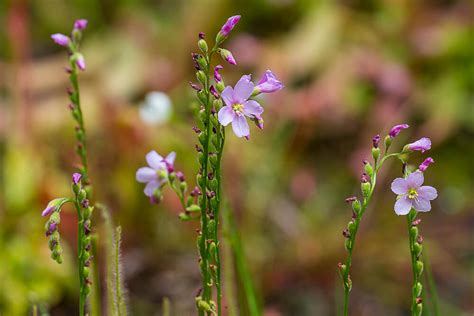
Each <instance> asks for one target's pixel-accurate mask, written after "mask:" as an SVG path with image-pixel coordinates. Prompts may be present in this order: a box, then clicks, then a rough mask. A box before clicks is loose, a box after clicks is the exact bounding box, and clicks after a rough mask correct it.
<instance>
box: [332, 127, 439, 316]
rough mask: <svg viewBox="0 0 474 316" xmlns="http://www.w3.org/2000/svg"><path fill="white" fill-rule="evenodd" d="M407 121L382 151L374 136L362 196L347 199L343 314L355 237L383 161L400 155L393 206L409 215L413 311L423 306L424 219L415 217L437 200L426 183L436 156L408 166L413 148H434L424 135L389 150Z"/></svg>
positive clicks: (342, 265)
mask: <svg viewBox="0 0 474 316" xmlns="http://www.w3.org/2000/svg"><path fill="white" fill-rule="evenodd" d="M408 127H409V126H408V124H399V125H396V126H394V127H393V128H392V129H391V130H390V132H389V134H388V135H387V136H386V137H385V138H384V148H383V151H381V149H380V146H379V145H380V140H381V138H380V135H376V136H374V137H373V139H372V145H373V147H372V163H371V162H369V161H367V160H364V161H363V163H364V172H363V173H362V176H361V196H362V197H361V199H358V198H357V197H355V196H351V197H348V198H347V199H346V202H348V203H350V204H351V205H352V219H351V220H350V221H349V223H348V224H347V228H346V229H344V230H343V232H342V234H343V236H344V237H345V238H346V241H345V248H346V250H347V259H346V261H345V263H339V265H338V267H339V272H340V275H341V278H342V281H343V286H344V315H345V316H346V315H349V294H350V292H351V289H352V286H353V285H352V278H351V274H350V271H351V267H352V254H353V251H354V246H355V240H356V235H357V231H358V230H359V225H360V222H361V220H362V216H363V215H364V213H365V211H366V210H367V208H368V207H369V203H370V201H371V198H372V195H373V193H374V190H375V185H376V183H377V174H378V172H379V171H380V169H381V168H382V166H383V165H384V163H385V162H386V161H387V160H388V159H391V158H398V160H399V161H400V162H401V163H402V169H403V177H402V178H397V179H395V180H394V181H393V183H392V186H391V189H392V191H393V192H394V193H395V194H397V200H396V202H395V205H394V210H395V213H396V214H397V215H406V216H407V226H408V240H409V245H410V256H411V263H412V270H413V286H412V291H411V292H412V300H411V307H410V309H411V314H412V315H413V316H420V315H421V313H422V310H423V299H422V297H421V295H422V290H423V285H422V282H421V273H422V272H423V261H422V260H421V253H422V248H423V247H422V242H423V238H422V237H421V235H420V234H419V232H418V225H419V224H420V222H421V219H416V217H417V214H418V212H429V211H430V210H431V203H430V201H431V200H434V199H435V198H436V197H437V196H438V193H437V191H436V189H435V188H433V187H431V186H423V182H424V176H423V173H424V172H425V171H426V170H427V169H428V166H429V165H430V164H432V163H434V160H433V158H431V157H428V158H426V159H425V160H424V161H423V162H422V163H421V164H420V166H419V167H418V169H417V170H413V171H410V170H409V169H408V168H407V163H408V158H409V154H410V153H411V152H414V151H420V152H421V153H424V152H425V151H427V150H429V149H431V140H430V139H429V138H426V137H423V138H421V139H419V140H417V141H415V142H413V143H410V144H407V145H405V146H404V147H403V149H402V150H401V151H400V152H394V153H390V152H389V150H390V148H391V145H392V141H393V139H394V138H395V137H396V136H397V135H398V134H399V133H400V132H401V131H402V130H404V129H406V128H408Z"/></svg>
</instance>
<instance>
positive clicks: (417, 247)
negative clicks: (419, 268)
mask: <svg viewBox="0 0 474 316" xmlns="http://www.w3.org/2000/svg"><path fill="white" fill-rule="evenodd" d="M422 250H423V246H422V245H420V244H419V243H418V242H415V244H414V245H413V252H414V253H415V256H416V258H419V257H420V255H421V251H422Z"/></svg>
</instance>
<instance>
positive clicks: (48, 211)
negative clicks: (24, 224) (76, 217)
mask: <svg viewBox="0 0 474 316" xmlns="http://www.w3.org/2000/svg"><path fill="white" fill-rule="evenodd" d="M55 210H56V207H55V206H54V205H50V204H48V206H46V208H45V209H44V211H43V213H41V216H43V217H45V216H49V215H51V214H52V213H53V212H54V211H55Z"/></svg>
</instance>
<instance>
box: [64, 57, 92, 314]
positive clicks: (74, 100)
mask: <svg viewBox="0 0 474 316" xmlns="http://www.w3.org/2000/svg"><path fill="white" fill-rule="evenodd" d="M70 67H71V70H70V76H69V80H70V82H71V85H72V91H70V92H69V94H70V95H69V99H70V100H71V104H72V109H71V110H72V115H73V117H74V119H75V121H76V122H77V127H76V139H77V141H78V145H77V154H78V155H79V157H80V159H81V164H82V167H81V170H80V171H81V174H82V183H84V189H85V190H84V191H85V193H86V196H85V197H83V199H84V198H85V199H89V195H90V186H89V175H88V164H87V147H86V134H85V133H86V131H85V127H84V119H83V115H82V109H81V102H80V92H79V83H78V80H77V73H78V69H77V66H76V63H75V61H74V60H72V59H70ZM75 207H76V211H77V217H78V227H77V228H78V232H77V244H78V250H77V251H78V269H79V315H80V316H83V315H84V314H85V306H86V301H87V295H88V293H89V284H87V280H86V279H87V276H85V275H84V267H85V261H86V260H87V259H86V255H85V252H86V251H89V250H86V249H85V247H86V246H89V247H90V245H85V244H84V237H85V233H84V232H85V229H86V227H84V224H85V218H84V215H83V211H82V205H81V200H79V197H78V196H77V194H76V200H75ZM88 219H89V218H88ZM96 273H98V271H96Z"/></svg>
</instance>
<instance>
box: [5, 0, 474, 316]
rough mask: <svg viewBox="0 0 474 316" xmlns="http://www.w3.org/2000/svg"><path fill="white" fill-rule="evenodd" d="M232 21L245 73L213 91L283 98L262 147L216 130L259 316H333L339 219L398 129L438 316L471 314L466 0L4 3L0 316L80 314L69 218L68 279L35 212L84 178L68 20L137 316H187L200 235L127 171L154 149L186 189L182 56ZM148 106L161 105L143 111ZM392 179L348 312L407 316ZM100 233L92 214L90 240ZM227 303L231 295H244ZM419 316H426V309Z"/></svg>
mask: <svg viewBox="0 0 474 316" xmlns="http://www.w3.org/2000/svg"><path fill="white" fill-rule="evenodd" d="M234 14H241V15H242V19H241V21H240V23H239V24H238V25H237V27H236V29H235V30H234V31H233V32H232V35H231V37H230V39H229V41H228V42H226V44H225V46H226V47H227V48H229V49H230V50H231V51H232V52H233V54H234V56H235V58H236V59H237V62H238V66H237V67H232V66H227V65H226V66H225V69H224V71H223V73H224V75H225V78H226V83H227V84H232V85H233V84H234V83H235V82H236V81H237V79H238V78H239V77H240V76H241V75H243V74H247V73H252V74H253V76H254V79H257V78H259V77H260V75H261V74H262V73H263V72H264V71H265V70H266V69H267V68H269V69H272V70H273V71H274V72H275V73H276V74H277V76H278V77H279V78H280V79H281V80H282V81H283V82H284V83H285V85H286V88H285V89H284V90H283V91H280V92H278V93H275V94H272V95H266V96H264V98H262V100H261V102H262V104H263V105H264V106H265V116H264V119H265V130H263V131H259V130H257V129H256V128H252V130H251V140H250V141H245V140H242V139H237V138H236V137H234V135H233V134H231V133H229V137H228V143H227V146H226V152H225V155H224V177H225V180H224V182H225V192H226V194H227V196H228V200H229V201H228V203H229V206H230V208H231V209H232V212H233V214H234V215H235V218H236V222H237V225H238V229H239V233H240V235H241V238H242V245H243V248H244V250H245V253H246V256H247V263H248V265H249V268H250V270H251V273H252V275H253V277H254V282H255V285H256V288H257V293H258V297H259V299H260V300H261V302H262V306H263V310H264V314H265V315H268V316H270V315H271V316H277V315H336V314H337V313H338V312H339V311H340V310H339V308H338V307H337V306H338V305H340V303H341V298H342V284H341V282H340V279H339V276H338V274H337V263H338V262H339V261H342V260H344V258H345V255H346V254H345V251H344V246H343V244H344V238H343V236H342V234H341V232H342V229H343V228H344V227H345V225H346V224H347V221H348V220H349V219H350V216H351V211H350V208H349V207H348V206H347V205H346V204H345V202H344V199H345V198H346V197H347V196H349V195H353V194H355V193H357V192H358V182H359V176H360V172H361V171H362V169H363V168H362V162H361V161H362V159H364V158H368V157H369V153H370V147H371V138H372V136H373V135H375V134H377V133H383V135H385V134H386V133H387V132H388V130H389V128H390V127H391V126H393V125H395V124H398V123H402V122H406V123H409V124H410V125H411V128H410V129H409V130H406V131H403V132H402V134H401V135H400V136H399V137H397V139H396V142H395V143H394V145H393V147H394V148H401V147H402V146H403V145H404V144H406V143H407V142H409V141H413V140H416V139H418V138H420V137H422V136H428V137H430V138H431V139H432V141H433V148H432V150H431V151H430V152H429V155H430V156H432V157H433V158H434V159H435V160H436V164H435V165H434V166H432V167H430V169H429V170H428V171H427V174H426V183H429V184H430V185H433V186H435V187H436V188H437V189H438V192H439V197H438V199H436V200H435V201H434V203H433V209H432V211H431V212H430V213H426V214H421V218H422V219H423V222H422V224H421V227H420V229H421V233H422V234H423V236H424V240H425V242H424V245H425V251H426V253H425V254H426V255H427V256H428V258H429V261H430V265H431V269H432V275H433V278H434V280H435V282H436V284H437V292H438V295H439V308H440V315H472V314H473V313H474V301H473V299H472V298H473V297H474V296H473V295H474V275H473V268H474V249H473V244H474V243H473V242H474V236H473V227H474V213H473V208H474V203H473V193H474V192H473V186H472V179H473V176H474V164H473V160H472V158H473V154H474V152H473V151H474V146H473V143H472V139H473V136H474V113H473V105H474V95H473V94H474V62H473V60H474V58H473V57H474V37H473V34H474V33H473V18H474V8H473V4H472V2H470V1H468V0H466V1H447V0H444V1H442V0H438V1H428V0H425V1H409V0H399V1H395V0H391V1H375V0H372V1H371V0H367V1H363V0H352V1H351V0H340V1H310V0H245V1H244V0H240V1H230V0H229V1H210V0H189V1H185V0H181V1H173V0H167V1H165V0H163V1H158V0H155V1H152V0H149V1H145V0H135V1H132V0H115V1H112V0H101V1H95V0H70V1H60V0H38V1H33V0H30V1H27V0H10V1H8V0H3V1H0V21H1V30H0V163H1V169H0V315H5V316H7V315H8V316H9V315H26V314H28V313H30V312H31V306H32V305H33V304H39V306H41V307H42V308H44V309H48V310H49V311H50V312H51V314H52V315H70V314H71V313H72V314H75V313H76V306H77V295H76V292H77V290H76V287H77V285H76V283H77V281H76V274H75V272H76V270H75V260H74V252H75V236H76V227H75V214H74V212H73V210H72V209H66V210H65V211H64V212H63V213H62V215H63V216H62V222H61V234H62V237H63V246H64V248H65V257H64V263H63V264H62V265H57V264H56V263H55V262H53V261H52V260H51V259H50V258H49V250H48V246H47V239H46V238H45V237H44V232H43V225H44V222H45V219H44V218H42V217H41V216H40V214H41V211H42V209H43V208H44V207H45V205H46V204H47V203H48V201H49V200H51V199H52V198H55V197H58V196H67V195H69V194H70V175H71V173H72V172H73V170H74V165H75V164H77V163H78V159H77V157H76V156H75V154H74V143H75V141H74V133H73V128H74V125H73V121H72V119H71V117H70V113H69V110H68V109H67V104H68V102H67V95H66V93H65V89H66V88H67V86H68V81H67V76H66V74H65V73H64V71H63V67H64V66H65V65H66V63H67V60H66V55H65V52H64V50H63V49H62V48H61V47H58V46H56V45H55V44H54V43H53V42H52V40H51V39H50V34H52V33H56V32H61V33H66V34H67V33H69V32H70V30H71V28H72V23H73V21H74V20H75V19H77V18H87V19H88V20H89V26H88V28H87V30H86V31H85V36H84V44H83V48H82V52H83V54H84V56H85V58H86V62H87V67H88V68H87V71H86V72H84V73H83V74H81V76H80V84H81V90H82V100H83V110H84V115H85V120H86V129H87V132H88V142H89V159H90V164H91V178H92V182H93V184H94V187H95V196H96V200H97V201H101V202H103V203H105V204H107V205H109V207H110V209H111V210H112V212H113V217H114V219H115V221H116V222H117V223H120V224H121V225H122V227H123V236H124V243H123V260H124V273H125V280H126V285H127V288H128V292H129V293H128V296H129V305H130V311H131V312H132V313H133V314H134V315H158V314H159V310H160V308H161V304H162V300H163V298H164V297H168V298H169V299H170V300H171V303H172V308H173V312H172V315H192V314H194V306H193V305H194V296H195V294H196V292H197V290H198V288H199V285H200V275H199V272H198V269H197V264H196V260H197V250H196V247H195V228H196V225H195V224H194V223H182V222H180V221H179V220H178V219H177V214H178V213H179V212H180V206H179V202H178V201H177V199H176V198H175V197H174V195H173V194H171V192H169V193H168V194H166V196H165V200H164V201H163V203H162V204H160V205H159V206H155V205H150V204H149V203H148V200H147V198H146V197H145V196H144V195H143V193H142V190H143V186H142V185H141V184H138V183H136V182H135V171H136V169H137V168H138V167H140V166H142V165H144V164H145V159H144V156H145V154H146V153H147V152H148V151H149V150H151V149H155V150H157V151H158V152H159V153H161V154H166V153H167V152H169V151H172V150H174V151H176V152H177V154H178V158H177V163H176V166H177V168H178V169H180V170H183V171H184V172H185V173H186V175H187V176H188V181H189V182H190V185H192V184H193V183H194V180H193V175H194V174H195V172H196V170H197V161H196V154H195V151H194V144H195V143H196V137H195V135H194V133H193V132H192V130H191V127H192V124H193V114H192V109H191V106H190V105H191V103H192V100H193V97H194V93H193V91H192V90H191V89H190V88H189V85H188V82H189V81H191V80H194V69H193V64H192V60H191V58H190V53H191V52H192V51H196V40H197V33H198V32H200V31H203V32H205V33H206V34H208V37H207V38H208V39H209V41H212V38H213V37H214V34H215V33H216V32H217V31H218V30H219V28H220V26H221V25H222V24H223V22H224V21H225V20H226V19H227V17H228V16H231V15H234ZM152 91H159V92H162V93H164V94H165V96H164V97H163V95H160V96H161V97H160V98H155V99H153V98H150V97H149V93H150V92H152ZM147 96H148V98H147ZM168 97H169V98H170V99H167V98H168ZM169 101H170V103H168V102H169ZM157 109H158V110H157ZM167 114H169V115H167ZM411 158H412V159H411V161H412V162H413V163H414V164H418V163H420V162H421V161H422V159H423V157H422V156H420V155H419V154H414V155H412V157H411ZM399 175H400V169H399V166H398V165H396V164H388V165H387V167H386V168H384V170H383V171H382V173H381V175H380V180H379V184H378V187H377V189H376V194H375V198H374V199H373V203H372V206H371V207H370V209H369V210H368V212H367V213H366V216H365V217H364V219H363V222H362V226H361V230H360V233H359V235H358V237H357V238H358V240H357V245H356V250H355V256H354V261H353V273H352V275H353V277H352V279H353V282H354V284H355V285H354V289H353V291H352V296H351V314H352V315H408V313H409V311H408V308H409V305H410V303H409V302H410V288H411V267H410V257H409V250H408V240H407V232H406V222H405V218H404V217H398V216H396V215H395V213H394V211H393V203H394V201H395V195H394V194H393V193H391V191H390V183H391V181H392V179H393V178H395V177H398V176H399ZM101 222H102V219H101V217H100V215H99V214H95V215H94V223H95V224H94V225H96V227H97V228H99V227H101ZM99 255H100V254H99ZM98 260H99V262H100V263H101V265H102V266H103V263H102V262H101V259H100V258H98ZM102 286H103V287H105V284H102ZM235 289H236V292H237V294H239V293H241V284H240V283H239V282H236V285H235ZM241 314H242V315H245V308H243V309H242V310H241ZM425 314H426V315H434V313H433V309H432V307H431V305H430V304H427V306H426V313H425Z"/></svg>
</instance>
